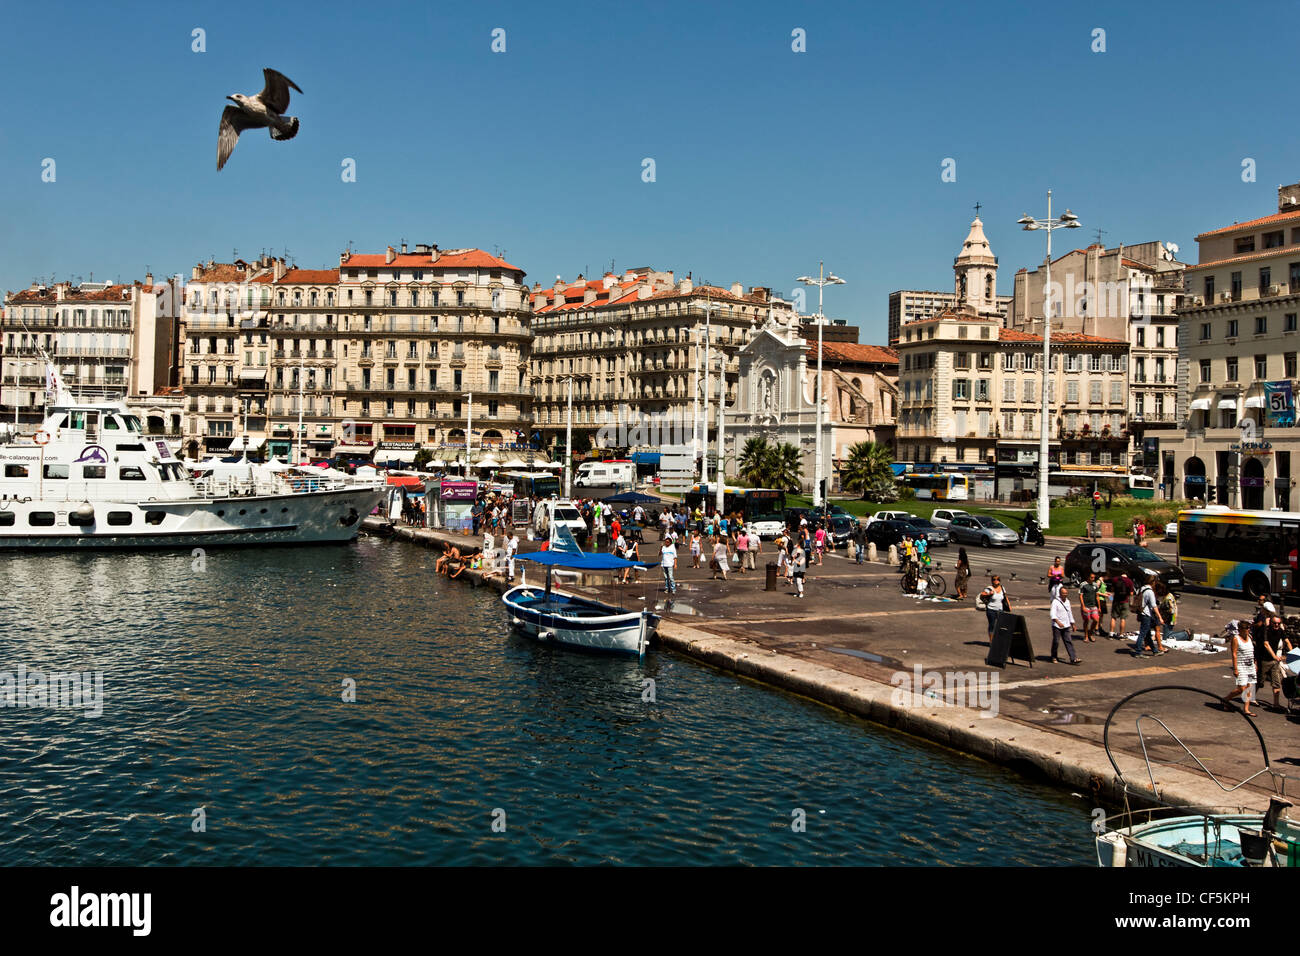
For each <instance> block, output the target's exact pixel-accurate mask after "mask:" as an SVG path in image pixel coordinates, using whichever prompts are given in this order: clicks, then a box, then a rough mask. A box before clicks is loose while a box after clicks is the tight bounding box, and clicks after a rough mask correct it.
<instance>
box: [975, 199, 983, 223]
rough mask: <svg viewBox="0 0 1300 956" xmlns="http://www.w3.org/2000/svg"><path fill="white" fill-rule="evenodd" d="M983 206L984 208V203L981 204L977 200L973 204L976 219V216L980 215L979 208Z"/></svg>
mask: <svg viewBox="0 0 1300 956" xmlns="http://www.w3.org/2000/svg"><path fill="white" fill-rule="evenodd" d="M983 208H984V204H983V203H978V202H977V203H976V204H975V218H976V219H978V218H979V217H980V210H981V209H983Z"/></svg>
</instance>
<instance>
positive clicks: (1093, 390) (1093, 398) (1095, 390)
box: [1088, 379, 1101, 405]
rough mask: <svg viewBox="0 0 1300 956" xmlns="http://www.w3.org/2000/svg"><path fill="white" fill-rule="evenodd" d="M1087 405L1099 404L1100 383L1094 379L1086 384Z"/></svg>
mask: <svg viewBox="0 0 1300 956" xmlns="http://www.w3.org/2000/svg"><path fill="white" fill-rule="evenodd" d="M1088 404H1089V405H1100V404H1101V382H1099V381H1097V380H1096V379H1094V380H1093V381H1091V382H1089V383H1088Z"/></svg>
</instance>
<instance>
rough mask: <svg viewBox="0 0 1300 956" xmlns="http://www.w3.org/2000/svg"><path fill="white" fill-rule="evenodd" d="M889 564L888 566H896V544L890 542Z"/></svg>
mask: <svg viewBox="0 0 1300 956" xmlns="http://www.w3.org/2000/svg"><path fill="white" fill-rule="evenodd" d="M889 566H890V567H897V566H898V546H897V545H894V544H891V545H890V546H889Z"/></svg>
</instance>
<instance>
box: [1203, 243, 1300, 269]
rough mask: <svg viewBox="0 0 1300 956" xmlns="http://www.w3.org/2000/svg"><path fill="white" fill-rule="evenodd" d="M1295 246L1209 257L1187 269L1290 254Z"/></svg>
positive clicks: (1205, 267) (1293, 253)
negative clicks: (1222, 257)
mask: <svg viewBox="0 0 1300 956" xmlns="http://www.w3.org/2000/svg"><path fill="white" fill-rule="evenodd" d="M1296 251H1297V250H1296V247H1295V246H1294V245H1290V246H1274V247H1273V248H1272V249H1262V250H1260V251H1259V252H1243V253H1242V254H1241V255H1239V256H1228V257H1227V258H1226V259H1211V260H1210V261H1209V262H1198V263H1196V264H1195V265H1189V266H1188V267H1187V271H1188V272H1190V271H1192V270H1193V269H1213V268H1214V267H1216V266H1226V265H1230V264H1231V263H1233V262H1250V261H1251V260H1252V259H1269V258H1272V257H1273V256H1291V257H1294V256H1295V254H1296Z"/></svg>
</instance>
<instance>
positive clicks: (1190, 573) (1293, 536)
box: [1178, 508, 1300, 600]
mask: <svg viewBox="0 0 1300 956" xmlns="http://www.w3.org/2000/svg"><path fill="white" fill-rule="evenodd" d="M1297 548H1300V512H1295V511H1234V510H1229V509H1227V508H1198V509H1196V510H1193V511H1180V512H1179V513H1178V564H1179V566H1181V567H1182V569H1183V577H1184V578H1185V579H1186V580H1187V583H1188V584H1194V585H1198V586H1200V587H1204V588H1220V589H1223V590H1226V591H1240V592H1242V593H1243V594H1244V595H1245V596H1246V597H1248V598H1250V599H1252V600H1254V599H1255V598H1256V597H1258V596H1259V595H1261V594H1268V593H1270V592H1271V591H1272V581H1273V578H1272V574H1271V569H1270V566H1271V565H1274V564H1285V565H1289V566H1290V567H1291V568H1292V569H1294V568H1295V566H1296V551H1297ZM1294 591H1295V586H1294V580H1293V584H1292V592H1293V593H1294Z"/></svg>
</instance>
